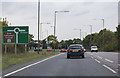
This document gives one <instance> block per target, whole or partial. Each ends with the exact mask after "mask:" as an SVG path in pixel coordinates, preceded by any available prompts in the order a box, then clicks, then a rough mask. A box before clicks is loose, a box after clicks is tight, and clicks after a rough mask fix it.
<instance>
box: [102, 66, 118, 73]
mask: <svg viewBox="0 0 120 78" xmlns="http://www.w3.org/2000/svg"><path fill="white" fill-rule="evenodd" d="M103 66H104V67H106V68H107V69H109V70H110V71H112V72H113V73H117V72H116V71H114V70H113V69H111V68H110V67H108V66H106V65H103Z"/></svg>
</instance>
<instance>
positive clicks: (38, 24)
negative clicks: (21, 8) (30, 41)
mask: <svg viewBox="0 0 120 78" xmlns="http://www.w3.org/2000/svg"><path fill="white" fill-rule="evenodd" d="M39 28H40V0H38V54H39V47H40V42H39Z"/></svg>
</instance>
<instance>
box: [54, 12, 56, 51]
mask: <svg viewBox="0 0 120 78" xmlns="http://www.w3.org/2000/svg"><path fill="white" fill-rule="evenodd" d="M56 13H57V11H55V15H54V42H55V28H56ZM54 52H55V43H54Z"/></svg>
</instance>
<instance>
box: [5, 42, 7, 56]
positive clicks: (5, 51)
mask: <svg viewBox="0 0 120 78" xmlns="http://www.w3.org/2000/svg"><path fill="white" fill-rule="evenodd" d="M6 54H7V45H6V44H5V55H6Z"/></svg>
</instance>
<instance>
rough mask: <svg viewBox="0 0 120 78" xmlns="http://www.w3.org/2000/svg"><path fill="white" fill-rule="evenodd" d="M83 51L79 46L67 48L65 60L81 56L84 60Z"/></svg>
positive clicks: (73, 45) (74, 45)
mask: <svg viewBox="0 0 120 78" xmlns="http://www.w3.org/2000/svg"><path fill="white" fill-rule="evenodd" d="M84 53H85V52H84V50H83V48H82V45H80V44H72V45H70V46H69V47H68V50H67V59H69V58H71V57H73V56H82V58H85V56H84Z"/></svg>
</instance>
